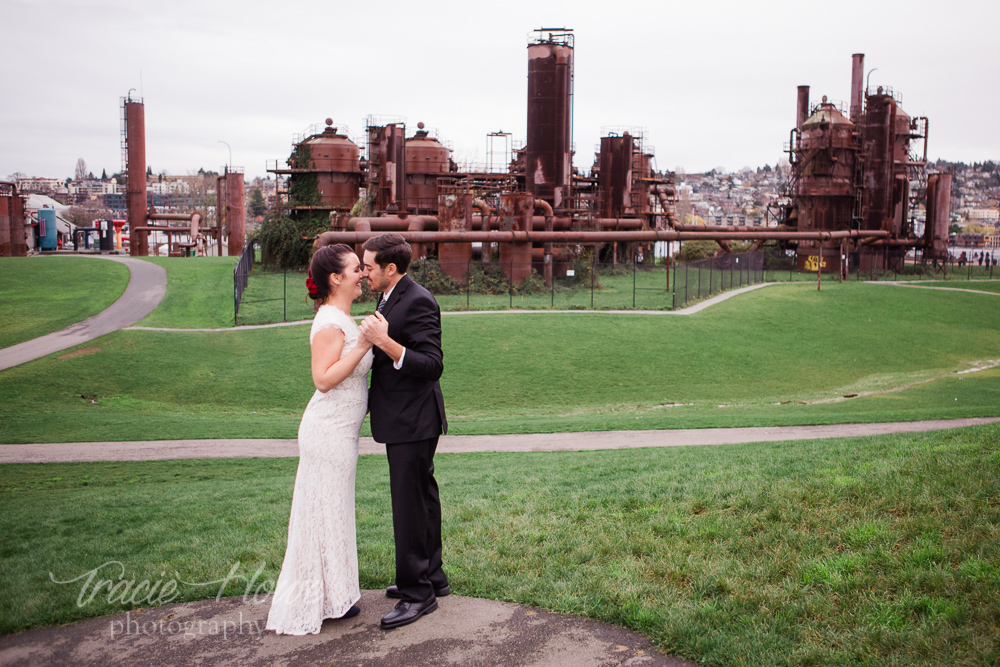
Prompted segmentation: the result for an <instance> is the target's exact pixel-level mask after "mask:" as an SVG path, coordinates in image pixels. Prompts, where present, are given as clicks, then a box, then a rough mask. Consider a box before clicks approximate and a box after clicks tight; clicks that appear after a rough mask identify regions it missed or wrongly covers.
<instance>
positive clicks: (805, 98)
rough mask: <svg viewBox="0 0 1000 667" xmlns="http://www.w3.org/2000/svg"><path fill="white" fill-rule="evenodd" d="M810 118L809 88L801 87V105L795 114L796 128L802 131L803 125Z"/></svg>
mask: <svg viewBox="0 0 1000 667" xmlns="http://www.w3.org/2000/svg"><path fill="white" fill-rule="evenodd" d="M807 118H809V86H799V104H798V108H797V109H796V113H795V127H796V128H797V129H799V130H801V129H802V124H803V123H805V122H806V119H807Z"/></svg>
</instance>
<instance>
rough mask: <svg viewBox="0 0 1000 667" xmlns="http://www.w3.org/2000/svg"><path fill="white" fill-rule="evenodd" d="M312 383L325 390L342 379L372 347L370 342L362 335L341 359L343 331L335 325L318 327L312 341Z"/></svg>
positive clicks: (334, 385)
mask: <svg viewBox="0 0 1000 667" xmlns="http://www.w3.org/2000/svg"><path fill="white" fill-rule="evenodd" d="M311 347H312V377H313V384H314V385H316V388H317V389H319V390H320V391H322V392H327V391H330V390H331V389H333V388H334V387H336V386H337V385H338V384H340V383H341V382H343V381H344V379H345V378H347V376H348V375H350V374H351V371H353V370H354V367H355V366H357V365H358V363H359V362H360V361H361V359H362V358H363V357H364V356H365V355H366V354H367V353H368V350H370V349H372V344H371V343H370V342H369V341H368V340H367V339H366V338H365V337H364V336H360V337H359V338H358V343H357V345H355V346H354V348H353V349H352V350H351V351H350V352H348V353H347V356H346V357H344V358H343V359H341V358H340V352H341V350H343V349H344V332H343V331H341V330H340V329H338V328H336V327H326V328H325V329H320V330H319V331H317V332H316V335H315V336H313V342H312V346H311Z"/></svg>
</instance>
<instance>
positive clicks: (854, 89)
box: [851, 53, 865, 120]
mask: <svg viewBox="0 0 1000 667" xmlns="http://www.w3.org/2000/svg"><path fill="white" fill-rule="evenodd" d="M851 61H852V63H851V120H857V118H858V116H860V115H861V112H862V111H864V97H863V95H864V85H865V54H863V53H855V54H854V55H853V56H851Z"/></svg>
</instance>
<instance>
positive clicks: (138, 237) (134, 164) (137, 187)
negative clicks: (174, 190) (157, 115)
mask: <svg viewBox="0 0 1000 667" xmlns="http://www.w3.org/2000/svg"><path fill="white" fill-rule="evenodd" d="M125 150H126V155H127V156H128V157H127V158H126V159H127V160H128V171H127V172H126V173H125V184H126V195H125V197H126V200H125V201H126V204H127V206H128V228H129V237H130V241H129V254H130V255H132V256H139V257H144V256H146V255H148V254H149V245H148V242H147V237H146V234H145V233H140V232H137V231H136V229H138V228H139V227H145V226H146V109H145V107H144V106H143V104H142V102H141V101H140V102H133V101H132V100H126V101H125Z"/></svg>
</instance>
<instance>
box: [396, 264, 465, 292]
mask: <svg viewBox="0 0 1000 667" xmlns="http://www.w3.org/2000/svg"><path fill="white" fill-rule="evenodd" d="M407 273H408V274H409V276H410V277H411V278H413V279H414V280H415V281H416V282H417V283H419V284H420V285H423V286H424V287H425V288H426V289H427V290H428V291H429V292H430V293H431V294H458V293H459V292H461V291H462V288H461V286H460V285H459V284H458V282H457V281H456V280H455V279H454V278H452V277H451V276H449V275H448V274H447V273H445V272H444V271H442V270H441V265H440V264H438V261H437V260H436V259H418V260H414V261H413V263H412V264H410V268H409V269H408V270H407Z"/></svg>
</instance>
